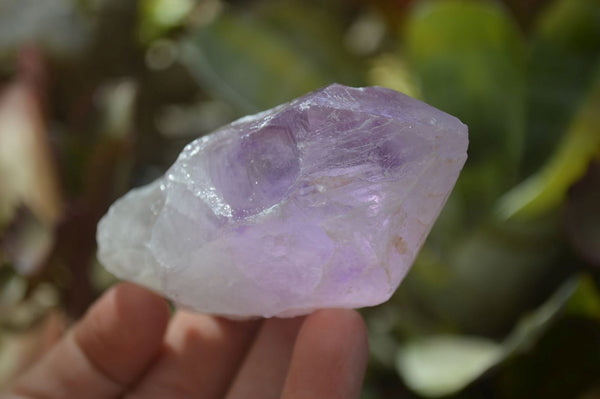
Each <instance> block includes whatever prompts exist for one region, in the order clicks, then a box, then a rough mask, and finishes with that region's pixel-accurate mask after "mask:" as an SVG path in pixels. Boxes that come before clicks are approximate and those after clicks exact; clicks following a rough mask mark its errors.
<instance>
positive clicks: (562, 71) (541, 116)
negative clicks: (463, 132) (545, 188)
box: [523, 0, 600, 173]
mask: <svg viewBox="0 0 600 399" xmlns="http://www.w3.org/2000/svg"><path fill="white" fill-rule="evenodd" d="M532 36H533V37H532V45H531V63H530V66H529V70H530V72H529V87H528V105H527V108H528V112H527V116H528V123H527V138H526V143H525V144H526V145H525V154H524V155H525V156H524V158H523V159H524V168H525V169H524V172H525V173H531V172H533V171H535V170H536V169H537V168H538V167H539V166H540V165H541V164H542V163H543V161H544V160H545V159H546V158H547V156H548V154H550V153H551V152H552V151H553V150H554V149H555V147H556V145H557V144H558V140H559V139H560V137H561V136H563V135H564V133H565V131H566V130H567V128H568V125H569V123H570V122H571V120H572V119H573V116H574V115H575V114H576V112H577V109H578V107H579V106H580V105H581V103H582V101H583V100H584V99H585V95H586V93H587V91H588V89H589V86H590V84H591V82H592V81H593V78H594V71H595V69H594V68H595V66H596V65H598V61H599V57H600V1H599V0H559V1H554V2H553V3H552V4H551V5H550V6H549V7H547V8H546V9H545V10H544V12H543V13H542V14H541V15H540V16H539V19H538V21H537V23H536V26H535V29H534V32H533V35H532Z"/></svg>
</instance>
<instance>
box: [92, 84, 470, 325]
mask: <svg viewBox="0 0 600 399" xmlns="http://www.w3.org/2000/svg"><path fill="white" fill-rule="evenodd" d="M467 145H468V137H467V127H466V126H465V125H463V124H462V123H461V122H460V121H459V120H458V119H456V118H454V117H452V116H450V115H448V114H446V113H444V112H441V111H439V110H437V109H435V108H433V107H431V106H429V105H427V104H424V103H422V102H420V101H417V100H415V99H412V98H410V97H407V96H405V95H403V94H400V93H397V92H395V91H392V90H389V89H384V88H380V87H367V88H350V87H345V86H341V85H337V84H335V85H331V86H328V87H326V88H324V89H321V90H317V91H315V92H312V93H309V94H307V95H305V96H303V97H300V98H298V99H296V100H294V101H291V102H290V103H287V104H284V105H281V106H279V107H276V108H273V109H271V110H268V111H265V112H262V113H259V114H257V115H253V116H248V117H245V118H242V119H239V120H237V121H235V122H233V123H231V124H230V125H227V126H225V127H223V128H221V129H219V130H217V131H216V132H214V133H212V134H210V135H208V136H204V137H201V138H199V139H197V140H195V141H193V142H191V143H190V144H188V145H187V146H186V147H185V148H184V150H183V151H182V153H181V154H180V156H179V158H178V159H177V161H176V162H175V163H174V164H173V166H172V167H171V168H170V169H169V170H168V171H167V173H166V174H165V176H163V177H162V178H160V179H158V180H157V181H155V182H154V183H151V184H149V185H147V186H145V187H141V188H138V189H134V190H132V191H131V192H129V193H128V194H127V195H125V196H124V197H123V198H121V199H120V200H118V201H117V202H115V204H114V205H113V206H112V207H111V208H110V210H109V212H108V213H107V215H106V216H105V217H104V218H103V219H102V220H101V222H100V224H99V225H98V246H99V250H98V257H99V259H100V261H101V262H102V263H103V264H104V265H105V266H106V268H107V269H108V270H110V271H111V272H112V273H114V274H115V275H117V276H118V277H120V278H123V279H127V280H131V281H134V282H137V283H139V284H142V285H145V286H147V287H150V288H152V289H154V290H156V291H158V292H161V293H163V294H164V295H166V296H167V297H169V298H171V299H172V300H174V301H175V302H176V303H178V304H180V305H183V306H185V307H188V308H192V309H195V310H197V311H201V312H206V313H213V314H220V315H224V316H229V317H236V318H239V317H252V316H265V317H269V316H294V315H299V314H304V313H308V312H310V311H312V310H313V309H316V308H323V307H347V308H353V307H362V306H369V305H376V304H379V303H381V302H384V301H386V300H387V299H388V298H389V297H390V296H391V295H392V293H393V292H394V290H395V289H396V288H397V287H398V285H399V284H400V281H401V280H402V278H403V277H404V275H405V274H406V272H407V270H408V269H409V267H410V265H411V264H412V262H413V260H414V258H415V255H416V254H417V252H418V250H419V248H420V247H421V245H422V244H423V241H424V240H425V237H426V236H427V233H428V232H429V230H430V228H431V226H432V224H433V222H434V221H435V219H436V217H437V215H438V214H439V212H440V210H441V208H442V206H443V204H444V202H445V201H446V198H447V197H448V195H449V193H450V191H451V190H452V187H453V186H454V183H455V181H456V179H457V177H458V174H459V172H460V170H461V168H462V166H463V164H464V162H465V160H466V149H467Z"/></svg>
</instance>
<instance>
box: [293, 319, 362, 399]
mask: <svg viewBox="0 0 600 399" xmlns="http://www.w3.org/2000/svg"><path fill="white" fill-rule="evenodd" d="M367 357H368V345H367V332H366V327H365V324H364V322H363V320H362V318H361V316H360V315H359V314H358V313H357V312H356V311H353V310H346V309H331V310H321V311H318V312H316V313H314V314H312V315H311V316H309V317H308V318H307V319H306V321H305V322H304V324H303V326H302V329H301V330H300V332H299V334H298V338H297V340H296V345H295V346H294V352H293V354H292V361H291V364H290V368H289V372H288V376H287V379H286V381H285V386H284V388H283V394H282V398H283V399H296V398H328V399H334V398H340V399H341V398H343V399H354V398H356V399H357V398H359V397H360V390H361V387H362V379H363V377H364V373H365V368H366V365H367Z"/></svg>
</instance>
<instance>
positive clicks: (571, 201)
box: [563, 160, 600, 267]
mask: <svg viewBox="0 0 600 399" xmlns="http://www.w3.org/2000/svg"><path fill="white" fill-rule="evenodd" d="M599 204H600V160H596V161H594V162H592V163H591V164H590V166H589V168H588V171H587V173H586V174H585V176H584V177H583V178H582V179H581V180H579V181H578V182H577V183H576V184H575V185H574V186H573V187H571V189H570V190H569V196H568V199H567V203H566V207H565V212H564V213H563V216H564V218H563V222H564V226H565V231H566V233H567V238H568V240H569V241H570V243H571V246H572V247H573V249H574V250H575V251H576V253H577V254H578V255H579V256H580V257H581V258H582V259H584V260H586V261H587V262H589V263H590V264H593V265H595V266H599V267H600V212H598V205H599Z"/></svg>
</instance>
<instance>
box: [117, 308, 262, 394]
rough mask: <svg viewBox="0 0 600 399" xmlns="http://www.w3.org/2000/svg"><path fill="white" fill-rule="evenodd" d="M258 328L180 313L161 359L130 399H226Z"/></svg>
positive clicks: (167, 339) (246, 324)
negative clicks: (230, 385) (225, 396)
mask: <svg viewBox="0 0 600 399" xmlns="http://www.w3.org/2000/svg"><path fill="white" fill-rule="evenodd" d="M259 324H260V322H259V321H249V322H235V321H230V320H225V319H221V318H216V317H210V316H206V315H200V314H194V313H190V312H185V311H178V312H177V314H176V315H175V317H174V319H173V321H172V322H171V325H170V326H169V328H168V330H167V334H166V337H165V345H164V348H163V351H162V353H161V355H160V357H159V359H158V360H157V362H156V364H154V366H153V367H152V368H151V369H150V370H149V371H148V373H147V374H146V375H145V376H144V378H143V379H142V380H141V381H140V383H139V385H138V386H137V387H136V388H135V389H134V390H133V391H132V392H131V395H130V396H128V397H130V398H142V397H143V398H145V399H152V398H161V399H162V398H182V399H183V398H203V399H205V398H206V399H210V398H222V397H223V396H224V395H225V392H226V391H227V387H228V386H229V384H230V383H231V380H232V379H233V377H234V376H235V374H236V372H237V369H238V368H239V365H240V364H241V362H242V360H243V358H244V356H245V354H246V351H247V349H248V347H249V346H250V344H251V342H252V340H253V338H254V335H255V332H256V330H257V328H258V327H259Z"/></svg>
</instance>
